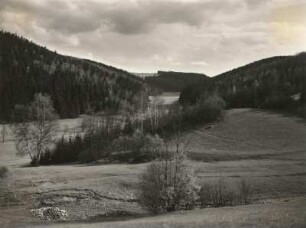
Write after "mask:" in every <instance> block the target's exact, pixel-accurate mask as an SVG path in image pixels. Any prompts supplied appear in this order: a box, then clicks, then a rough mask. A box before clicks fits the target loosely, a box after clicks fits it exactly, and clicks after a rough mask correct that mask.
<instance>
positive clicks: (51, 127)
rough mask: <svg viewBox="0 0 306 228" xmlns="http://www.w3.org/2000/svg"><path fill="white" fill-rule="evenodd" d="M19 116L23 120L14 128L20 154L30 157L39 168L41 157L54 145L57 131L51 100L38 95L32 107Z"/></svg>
mask: <svg viewBox="0 0 306 228" xmlns="http://www.w3.org/2000/svg"><path fill="white" fill-rule="evenodd" d="M19 116H22V119H19V122H18V123H16V124H15V125H14V127H13V132H14V135H15V137H16V148H17V151H18V154H19V155H21V156H24V155H29V156H30V158H31V164H32V165H35V166H38V165H39V160H40V157H41V155H42V154H43V153H44V152H45V150H46V149H47V148H48V146H50V145H51V144H52V142H53V140H54V136H55V133H56V129H57V121H56V120H57V115H56V114H55V110H54V108H53V105H52V101H51V98H50V97H49V96H45V95H42V94H40V93H39V94H36V95H35V97H34V101H33V102H32V103H31V105H30V106H29V107H27V108H23V109H22V113H20V115H19Z"/></svg>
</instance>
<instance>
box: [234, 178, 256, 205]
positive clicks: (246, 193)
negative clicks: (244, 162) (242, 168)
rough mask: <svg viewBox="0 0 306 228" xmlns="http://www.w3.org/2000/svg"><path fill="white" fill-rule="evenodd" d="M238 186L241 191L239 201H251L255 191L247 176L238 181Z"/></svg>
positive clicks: (247, 202) (243, 202)
mask: <svg viewBox="0 0 306 228" xmlns="http://www.w3.org/2000/svg"><path fill="white" fill-rule="evenodd" d="M237 186H238V192H239V203H241V204H245V205H246V204H249V203H251V201H252V195H253V192H254V191H253V186H252V184H251V183H250V182H249V181H248V180H246V179H245V178H242V179H241V180H240V181H239V182H238V184H237Z"/></svg>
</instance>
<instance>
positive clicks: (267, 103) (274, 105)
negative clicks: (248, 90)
mask: <svg viewBox="0 0 306 228" xmlns="http://www.w3.org/2000/svg"><path fill="white" fill-rule="evenodd" d="M293 102H294V101H293V99H292V98H291V97H288V96H285V95H283V94H272V95H270V96H268V97H266V99H265V100H264V102H263V104H262V108H265V109H272V110H285V109H287V108H288V107H289V106H290V104H292V103H293Z"/></svg>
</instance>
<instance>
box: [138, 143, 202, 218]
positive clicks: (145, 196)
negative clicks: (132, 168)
mask: <svg viewBox="0 0 306 228" xmlns="http://www.w3.org/2000/svg"><path fill="white" fill-rule="evenodd" d="M158 153H159V156H158V158H157V159H156V160H154V161H152V162H151V163H150V164H149V165H148V167H147V170H146V171H145V172H144V173H143V175H142V176H141V180H140V193H141V196H140V199H141V201H142V203H143V204H144V205H145V206H147V207H148V208H149V209H150V210H151V211H152V212H153V213H164V212H170V211H176V210H180V209H191V208H193V207H194V206H195V204H196V201H197V199H198V191H199V185H198V184H197V180H196V177H195V175H194V172H193V168H192V166H191V164H190V162H189V161H188V160H187V158H186V155H185V152H184V151H182V150H177V151H176V152H170V151H168V150H167V148H164V149H163V148H162V147H161V148H160V150H159V151H158Z"/></svg>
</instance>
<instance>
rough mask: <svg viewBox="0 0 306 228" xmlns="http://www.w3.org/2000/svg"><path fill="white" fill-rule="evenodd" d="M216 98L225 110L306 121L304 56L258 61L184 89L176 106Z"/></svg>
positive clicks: (305, 66)
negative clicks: (245, 110) (252, 110)
mask: <svg viewBox="0 0 306 228" xmlns="http://www.w3.org/2000/svg"><path fill="white" fill-rule="evenodd" d="M213 93H214V94H218V95H219V96H221V97H222V98H223V99H224V100H225V101H226V104H227V108H245V107H250V108H263V109H272V110H278V111H286V112H291V113H294V114H297V115H299V116H302V117H306V108H305V94H306V54H305V53H300V54H297V55H294V56H279V57H272V58H268V59H264V60H260V61H257V62H254V63H251V64H248V65H246V66H243V67H240V68H237V69H234V70H231V71H229V72H226V73H223V74H220V75H217V76H216V77H214V78H212V79H211V80H209V81H207V82H205V83H198V84H196V85H191V86H187V87H186V88H185V89H183V91H182V93H181V96H180V103H181V104H183V105H190V104H194V103H196V102H198V100H199V99H202V97H205V96H207V95H209V94H213Z"/></svg>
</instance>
